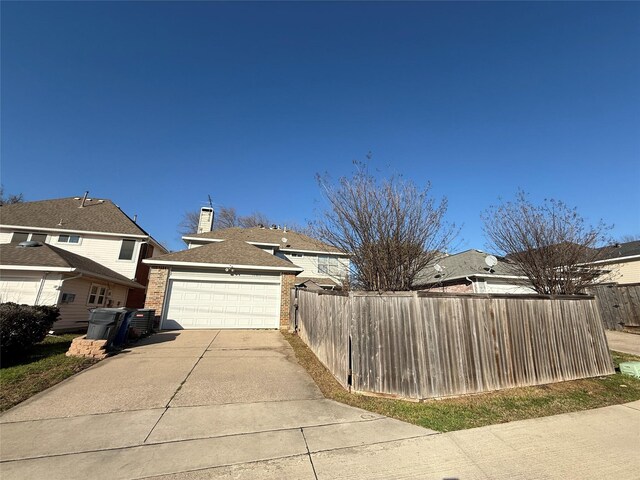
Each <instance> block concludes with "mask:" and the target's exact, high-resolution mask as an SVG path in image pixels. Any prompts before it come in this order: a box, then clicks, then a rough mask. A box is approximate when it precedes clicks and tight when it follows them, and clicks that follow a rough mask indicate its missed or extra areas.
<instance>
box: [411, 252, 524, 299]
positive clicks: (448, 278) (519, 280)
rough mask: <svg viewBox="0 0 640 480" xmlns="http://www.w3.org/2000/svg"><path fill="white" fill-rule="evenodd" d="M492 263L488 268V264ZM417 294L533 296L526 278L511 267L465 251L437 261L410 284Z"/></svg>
mask: <svg viewBox="0 0 640 480" xmlns="http://www.w3.org/2000/svg"><path fill="white" fill-rule="evenodd" d="M487 257H489V259H490V260H493V259H495V261H496V263H495V265H492V266H491V267H490V266H489V264H491V263H494V262H492V261H489V262H488V263H487V261H486V260H487ZM413 286H414V288H415V289H416V290H434V291H442V292H456V293H505V294H531V293H535V291H534V290H533V288H531V284H530V282H529V281H528V279H527V277H526V276H524V275H523V274H522V273H520V272H518V271H517V269H516V268H515V266H514V265H513V263H511V262H509V261H507V260H506V259H504V258H501V257H492V256H490V255H489V254H487V253H485V252H482V251H480V250H467V251H465V252H461V253H456V254H453V255H443V256H441V257H438V258H436V259H435V260H434V261H433V262H431V264H429V265H428V266H427V267H426V268H425V269H424V270H422V272H420V273H419V274H418V275H417V277H416V279H415V280H414V284H413Z"/></svg>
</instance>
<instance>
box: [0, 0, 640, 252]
mask: <svg viewBox="0 0 640 480" xmlns="http://www.w3.org/2000/svg"><path fill="white" fill-rule="evenodd" d="M1 9H2V12H1V13H2V25H1V26H2V34H1V35H2V38H1V40H2V150H1V154H2V165H1V174H2V178H1V181H2V183H3V185H4V187H5V191H6V192H9V193H18V192H23V193H24V195H25V197H26V198H27V199H29V200H38V199H44V198H56V197H65V196H77V195H81V194H82V193H83V191H84V190H90V192H91V195H92V196H95V197H96V198H111V199H112V200H114V201H115V202H116V203H117V204H119V205H120V206H121V207H122V208H123V209H124V210H125V211H126V212H127V213H129V214H130V215H134V214H138V218H139V223H140V224H141V226H142V227H143V228H145V229H146V230H148V231H149V232H150V233H151V234H152V235H154V236H155V237H156V238H157V239H159V240H161V241H164V242H167V243H168V244H169V246H170V247H171V248H173V249H178V248H181V247H182V245H181V242H180V241H179V236H178V235H177V233H176V226H177V224H178V223H179V221H180V218H181V216H182V215H183V213H184V212H185V211H187V210H194V209H199V207H200V206H202V205H204V204H205V202H206V200H207V195H208V194H210V195H211V196H212V197H213V200H214V203H215V204H217V205H220V204H221V205H228V206H235V207H236V208H237V209H238V211H239V212H240V213H245V214H246V213H250V212H251V211H254V210H259V211H263V212H264V213H266V214H267V215H268V216H270V217H272V218H273V219H276V220H279V221H280V222H281V223H285V222H292V221H296V222H298V223H304V222H305V220H307V219H313V218H314V215H315V212H316V211H317V210H318V209H319V208H322V203H321V201H320V193H319V190H318V188H317V185H316V183H315V179H314V175H315V173H316V172H325V171H328V172H330V173H331V174H332V175H334V176H340V175H343V174H345V173H349V172H350V171H351V167H352V165H351V161H352V160H353V159H364V157H365V155H366V154H367V152H369V151H371V152H373V165H374V167H378V168H380V169H381V170H382V171H385V172H386V171H390V172H396V173H401V174H404V175H405V176H406V177H408V178H410V179H412V180H413V181H415V182H416V183H418V184H422V183H424V182H426V181H428V180H430V181H431V182H432V183H433V186H434V192H435V193H436V194H437V195H446V196H447V197H448V199H449V204H450V208H449V213H448V218H449V219H450V220H451V221H455V222H456V223H458V224H464V227H463V229H462V232H461V235H462V243H461V245H460V246H459V249H465V248H482V247H483V246H484V245H485V240H484V238H483V235H482V231H481V223H480V219H479V214H480V212H481V211H482V210H483V209H485V208H486V207H487V206H488V205H490V204H491V203H494V202H495V201H496V199H497V198H498V197H499V196H503V197H511V196H512V195H513V194H514V193H515V191H516V190H517V188H518V187H521V188H523V189H524V190H526V191H528V192H530V193H531V194H532V196H533V198H534V199H536V200H537V199H542V198H544V197H555V198H559V199H562V200H564V201H566V202H567V203H568V204H570V205H572V206H577V207H578V209H579V211H580V212H581V213H582V214H583V215H584V216H586V217H587V218H588V219H590V220H592V221H597V220H598V219H600V218H602V219H604V220H605V221H607V222H609V223H614V224H615V229H614V230H613V232H612V234H613V235H614V236H620V235H623V234H638V233H640V213H639V211H640V188H639V185H640V3H609V2H607V3H573V2H570V3H457V2H456V3H217V2H215V3H214V2H212V3H207V2H196V3H186V2H174V3H169V2H162V3H152V2H141V3H131V2H116V3H105V2H84V3H76V2H67V3H54V2H45V3H35V2H23V3H10V2H2V5H1Z"/></svg>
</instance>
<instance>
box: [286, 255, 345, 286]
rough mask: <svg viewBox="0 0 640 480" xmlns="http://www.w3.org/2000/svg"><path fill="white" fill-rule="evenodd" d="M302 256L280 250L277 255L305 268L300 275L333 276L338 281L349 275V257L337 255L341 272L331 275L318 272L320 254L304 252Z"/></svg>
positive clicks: (312, 276) (310, 276)
mask: <svg viewBox="0 0 640 480" xmlns="http://www.w3.org/2000/svg"><path fill="white" fill-rule="evenodd" d="M302 255H303V256H302V257H296V256H293V255H291V254H290V253H283V252H278V254H277V256H279V257H281V258H286V259H287V260H289V261H290V262H291V263H293V264H294V265H297V266H298V267H300V268H304V271H303V272H301V273H299V274H298V276H300V277H309V278H326V277H331V278H333V279H334V280H336V281H337V282H340V283H342V280H343V279H344V277H345V276H346V275H347V272H348V271H349V259H347V258H344V257H337V258H338V263H339V264H340V267H341V268H340V274H339V275H335V276H331V275H327V274H326V273H319V272H318V255H317V254H313V253H303V254H302Z"/></svg>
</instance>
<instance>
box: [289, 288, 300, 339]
mask: <svg viewBox="0 0 640 480" xmlns="http://www.w3.org/2000/svg"><path fill="white" fill-rule="evenodd" d="M289 295H290V296H291V299H290V300H291V301H290V302H289V332H297V331H298V287H293V288H292V289H291V292H290V293H289Z"/></svg>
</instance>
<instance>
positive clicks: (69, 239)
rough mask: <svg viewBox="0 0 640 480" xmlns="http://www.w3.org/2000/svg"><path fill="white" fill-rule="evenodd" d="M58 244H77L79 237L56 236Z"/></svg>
mask: <svg viewBox="0 0 640 480" xmlns="http://www.w3.org/2000/svg"><path fill="white" fill-rule="evenodd" d="M58 243H71V244H76V245H77V244H79V243H80V235H58Z"/></svg>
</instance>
